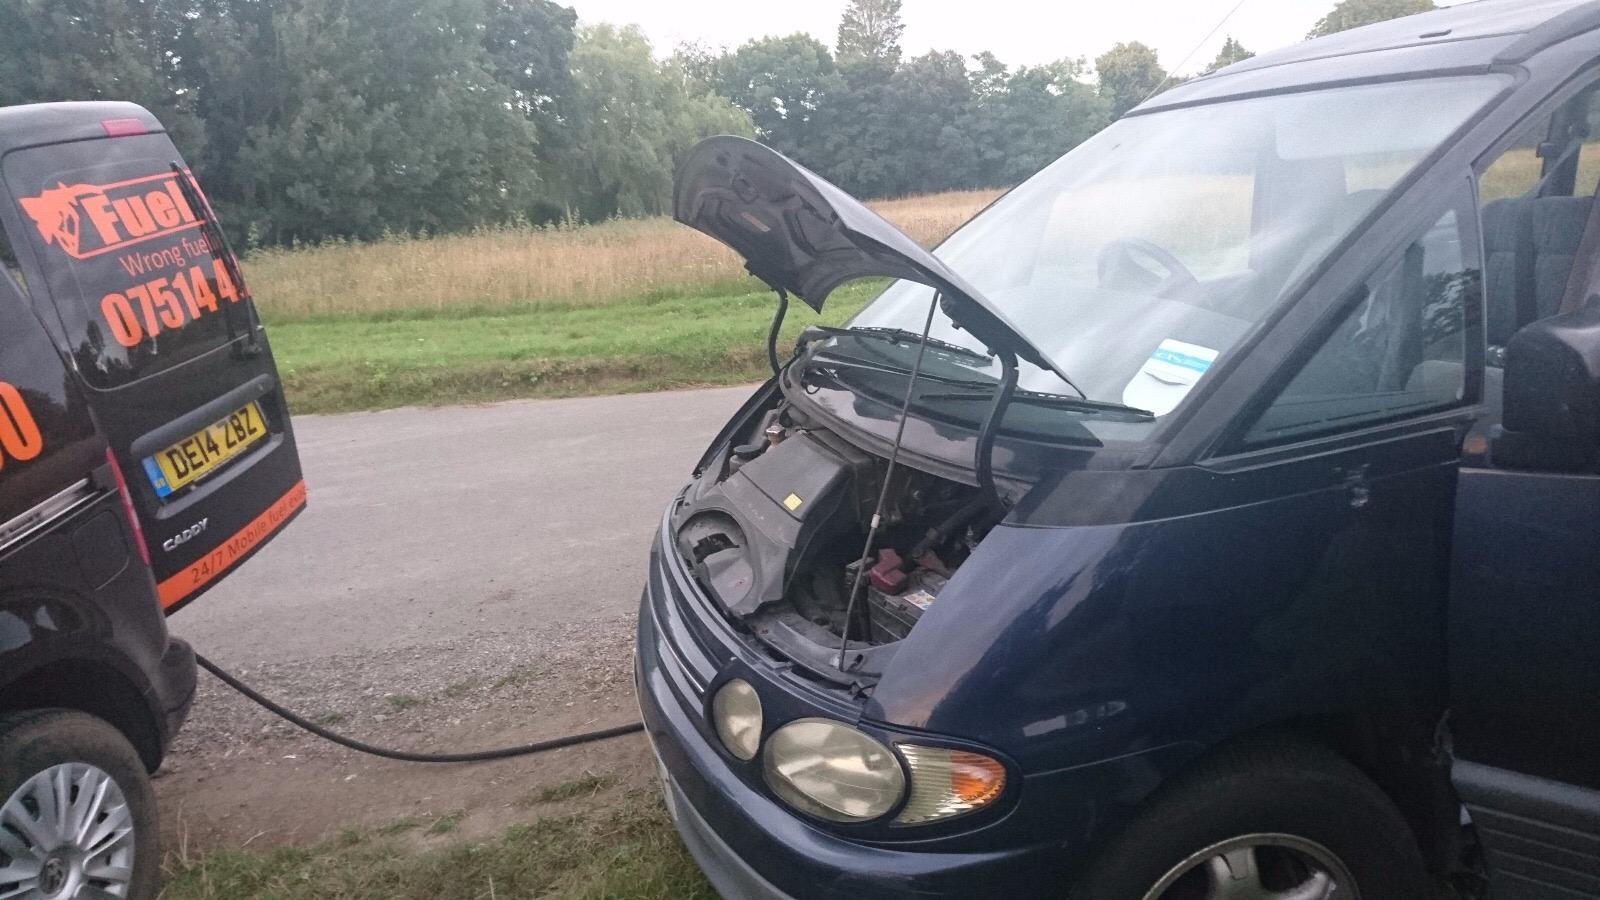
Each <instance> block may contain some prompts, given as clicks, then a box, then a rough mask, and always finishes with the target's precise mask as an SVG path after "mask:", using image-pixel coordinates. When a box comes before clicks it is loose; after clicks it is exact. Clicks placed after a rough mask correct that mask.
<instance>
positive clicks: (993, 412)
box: [973, 350, 1017, 510]
mask: <svg viewBox="0 0 1600 900" xmlns="http://www.w3.org/2000/svg"><path fill="white" fill-rule="evenodd" d="M996 355H997V356H999V357H1000V369H1001V375H1000V389H999V390H998V391H995V395H994V405H993V406H991V407H989V415H988V416H987V417H986V418H985V419H984V420H983V430H982V431H979V432H978V447H977V449H976V450H975V451H974V456H976V459H975V460H974V461H973V463H974V467H975V468H976V469H977V470H978V486H979V487H981V488H983V490H984V492H985V493H986V494H988V495H989V499H990V500H991V501H993V503H994V506H995V508H996V509H999V510H1004V509H1005V508H1006V504H1005V500H1004V498H1002V497H1001V496H1000V488H999V487H998V486H996V485H995V483H994V459H993V458H992V457H993V456H994V439H995V433H996V432H998V431H999V430H1000V419H1001V418H1002V417H1003V416H1004V415H1005V413H1006V406H1007V405H1009V404H1010V403H1011V395H1012V393H1013V392H1015V391H1016V389H1017V356H1016V354H1015V353H1012V352H1011V351H1009V350H1002V351H1000V352H999V353H997V354H996Z"/></svg>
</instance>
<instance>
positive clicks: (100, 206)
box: [19, 172, 200, 260]
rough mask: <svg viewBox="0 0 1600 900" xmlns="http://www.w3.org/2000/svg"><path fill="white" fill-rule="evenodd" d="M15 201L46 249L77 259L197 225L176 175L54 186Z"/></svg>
mask: <svg viewBox="0 0 1600 900" xmlns="http://www.w3.org/2000/svg"><path fill="white" fill-rule="evenodd" d="M19 202H20V203H21V204H22V209H23V211H24V212H26V213H27V214H28V217H29V218H30V219H32V220H33V224H34V227H35V228H37V229H39V234H40V235H41V236H42V237H43V238H44V242H45V244H46V245H51V246H55V247H59V248H60V249H61V250H62V252H64V253H66V254H67V255H68V256H70V257H72V258H73V259H80V260H81V259H90V258H92V257H96V256H100V255H102V254H106V253H114V252H116V251H118V250H123V249H126V248H128V247H131V246H133V245H135V244H142V243H144V242H145V241H150V240H155V239H156V238H159V237H164V236H166V235H169V234H176V233H178V232H180V231H184V230H186V229H190V228H198V227H199V226H200V219H199V218H198V217H197V216H195V214H194V210H192V209H190V208H189V203H188V201H187V200H185V199H184V197H183V191H182V190H180V189H179V188H178V175H177V173H176V172H163V173H161V174H157V175H146V176H144V177H143V178H130V179H128V180H126V181H118V182H113V183H112V184H63V183H61V182H57V183H56V186H55V187H53V188H46V189H45V190H43V191H41V192H40V193H39V196H37V197H23V198H22V199H21V200H20V201H19ZM86 226H87V227H86Z"/></svg>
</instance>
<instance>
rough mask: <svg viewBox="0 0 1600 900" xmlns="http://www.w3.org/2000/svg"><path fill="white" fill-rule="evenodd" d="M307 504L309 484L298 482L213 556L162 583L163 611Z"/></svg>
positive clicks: (257, 543) (229, 538) (213, 550)
mask: <svg viewBox="0 0 1600 900" xmlns="http://www.w3.org/2000/svg"><path fill="white" fill-rule="evenodd" d="M305 505H306V483H305V482H304V481H300V482H297V483H296V484H295V486H294V487H292V488H290V489H289V492H288V493H286V494H284V495H283V496H282V497H279V498H278V499H277V500H274V501H273V502H272V505H271V506H269V507H267V508H266V510H264V511H263V512H262V513H261V515H259V516H256V517H255V518H254V519H252V520H250V524H248V525H246V526H244V527H243V528H241V529H239V530H238V531H236V532H234V533H233V535H231V536H230V537H228V538H227V539H226V540H224V541H223V542H222V543H221V544H219V545H217V546H216V547H215V548H214V549H212V551H211V552H210V553H207V554H206V555H205V556H202V557H200V558H199V559H198V560H196V561H194V562H192V563H190V564H189V565H187V566H185V567H184V569H183V571H182V572H179V573H178V574H176V575H174V576H172V577H171V578H168V579H167V580H165V581H163V582H161V584H160V585H159V586H158V587H157V591H158V593H159V594H160V596H161V608H162V609H170V608H171V607H172V606H173V605H174V604H176V603H178V602H180V601H182V600H183V599H184V598H185V597H188V596H189V595H190V594H193V593H194V592H195V591H198V590H200V589H201V588H203V587H205V586H206V585H207V584H210V583H211V582H212V581H214V580H215V579H217V578H218V577H219V576H221V575H222V573H223V572H226V571H227V570H228V567H229V566H231V565H233V564H234V563H236V562H238V561H239V560H240V559H241V558H243V557H244V555H245V554H246V553H249V552H250V551H251V550H254V549H255V548H256V547H257V546H259V545H260V544H261V542H262V541H264V540H266V539H267V538H269V537H271V536H272V535H273V533H274V532H276V531H277V530H278V529H279V528H282V527H283V525H284V523H286V522H288V521H289V519H290V517H292V516H293V515H294V514H295V513H297V512H299V511H300V509H301V508H302V507H304V506H305Z"/></svg>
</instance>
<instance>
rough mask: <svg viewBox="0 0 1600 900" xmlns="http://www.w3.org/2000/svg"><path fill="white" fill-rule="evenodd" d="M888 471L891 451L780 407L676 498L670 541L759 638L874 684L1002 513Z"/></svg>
mask: <svg viewBox="0 0 1600 900" xmlns="http://www.w3.org/2000/svg"><path fill="white" fill-rule="evenodd" d="M889 472H890V466H889V465H888V461H887V460H886V459H883V458H881V457H878V456H876V455H873V454H871V453H868V452H866V451H864V450H862V449H860V448H859V447H856V446H854V445H852V444H851V443H849V442H848V441H846V440H844V439H843V438H842V437H840V436H839V435H838V434H837V433H836V432H834V431H832V430H830V429H828V428H826V427H823V426H822V425H820V424H818V423H814V422H811V421H808V420H807V419H806V418H805V417H804V416H803V415H801V414H800V413H799V412H798V411H797V410H795V409H794V407H792V406H790V405H789V404H787V403H784V404H780V405H779V406H777V407H776V408H774V409H772V410H769V411H768V412H767V413H766V415H765V416H763V417H761V418H760V419H759V420H758V421H757V422H756V423H755V424H754V425H753V426H752V427H751V428H750V429H749V430H748V433H746V434H744V435H741V436H739V437H738V438H736V439H735V440H734V441H732V442H730V445H729V446H728V447H726V448H725V449H724V450H723V451H722V452H721V453H720V454H718V456H717V457H716V458H715V459H714V460H713V461H712V463H711V464H710V465H708V466H707V467H706V468H705V470H704V471H703V472H702V473H701V474H700V477H699V478H698V479H697V480H696V481H695V482H694V483H693V484H692V485H691V486H690V487H689V489H688V490H687V491H686V492H685V493H684V495H683V496H682V497H681V498H680V500H679V502H678V505H677V507H676V508H675V509H674V511H673V514H672V517H671V523H670V524H671V528H672V531H673V538H674V543H675V545H676V546H677V549H678V552H679V553H680V554H681V555H682V558H683V560H684V562H685V564H686V565H687V566H688V567H689V568H690V570H691V572H692V573H693V575H694V578H695V579H696V581H697V582H698V583H699V585H700V587H701V588H702V589H704V590H705V591H706V592H707V593H708V594H710V595H711V597H712V598H713V599H714V600H715V601H716V602H717V603H719V604H720V605H721V606H722V608H723V610H724V611H725V612H726V613H727V615H728V616H729V617H731V618H733V619H735V620H737V621H739V622H741V623H743V624H744V625H745V626H746V627H747V628H748V629H749V630H750V632H751V634H753V635H755V636H756V637H757V639H758V640H760V641H762V642H763V643H765V644H767V645H768V646H769V647H771V648H772V649H774V650H776V651H778V652H779V653H781V654H782V655H783V656H784V657H786V658H788V659H790V660H792V661H793V662H795V663H796V664H797V665H799V666H801V667H803V668H804V669H806V670H808V671H810V672H812V673H813V674H815V675H820V676H822V677H824V678H827V679H830V680H834V681H859V680H860V679H862V678H863V677H869V678H870V677H872V676H875V675H876V674H878V673H879V672H881V670H882V666H883V664H884V663H886V662H887V660H888V658H889V657H891V656H892V654H893V651H894V649H895V646H896V645H897V644H898V643H899V642H900V641H902V640H904V639H905V638H906V637H907V636H908V635H909V634H910V633H911V631H912V630H913V629H914V628H915V627H916V625H917V622H918V621H919V620H920V619H921V617H922V615H923V613H925V612H926V611H927V610H928V609H929V608H931V607H932V606H933V605H934V604H935V603H937V602H938V598H939V594H940V593H941V591H942V590H943V589H944V587H945V585H946V583H947V582H948V581H949V579H950V578H951V576H953V575H954V574H955V572H956V570H957V569H959V568H960V567H961V565H962V564H963V563H965V562H966V560H967V559H968V557H970V556H971V555H972V553H973V552H974V551H975V550H976V549H977V547H978V544H979V543H980V542H981V541H982V540H983V538H984V536H985V535H986V534H987V533H988V531H989V529H991V528H992V527H993V526H994V525H995V523H996V522H998V520H999V518H1000V514H999V512H998V511H997V510H996V509H995V508H994V506H993V504H991V503H990V502H989V501H988V499H987V495H986V494H984V493H983V492H981V491H980V490H979V489H978V488H976V487H974V486H972V485H968V484H963V483H960V482H956V481H951V480H948V479H945V478H940V477H936V476H934V475H930V474H927V473H925V472H921V471H918V470H916V469H913V468H910V467H908V466H907V465H906V464H905V463H904V461H902V462H901V463H900V464H899V465H898V466H896V467H894V469H893V474H892V475H890V474H889ZM886 478H889V479H892V481H891V483H889V484H888V491H887V492H886V493H885V494H884V497H885V499H886V502H885V503H884V506H883V510H882V513H881V520H880V525H879V528H878V531H877V536H876V539H875V540H874V545H873V547H872V548H871V552H870V553H869V554H868V555H867V556H866V557H865V558H863V557H862V549H863V547H864V545H865V541H866V538H867V533H868V530H869V528H870V525H871V519H872V515H873V512H874V510H875V509H876V508H877V504H878V500H879V496H880V493H883V489H884V487H885V479H886ZM863 569H864V571H861V570H863ZM857 583H859V584H860V585H861V588H860V590H859V592H858V593H857V595H856V597H855V598H854V602H851V597H850V593H851V588H852V586H854V585H855V584H857ZM842 646H847V647H848V652H846V653H845V657H844V661H843V665H841V662H840V652H841V647H842Z"/></svg>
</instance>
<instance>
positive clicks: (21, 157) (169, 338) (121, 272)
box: [0, 134, 251, 389]
mask: <svg viewBox="0 0 1600 900" xmlns="http://www.w3.org/2000/svg"><path fill="white" fill-rule="evenodd" d="M177 159H178V153H177V150H176V149H175V148H174V147H173V146H172V143H171V141H169V140H168V139H167V137H166V135H162V134H152V135H140V136H135V137H118V138H106V139H102V140H91V141H78V142H74V143H68V144H56V145H52V146H46V147H35V148H30V149H25V150H18V151H16V152H13V153H10V154H8V155H7V156H6V157H5V161H4V164H3V167H0V171H3V174H4V179H5V184H6V187H7V189H8V191H9V193H10V195H11V201H12V202H13V203H15V204H16V205H17V208H18V209H17V211H18V213H19V216H18V217H17V220H18V221H20V222H21V230H22V231H23V232H24V233H23V234H19V235H13V238H14V240H15V241H16V242H17V243H18V244H20V243H22V242H23V241H27V242H28V243H29V244H30V246H31V248H32V250H33V257H34V259H35V260H36V261H37V263H38V266H39V271H38V272H36V273H29V274H30V275H32V276H33V277H31V278H30V279H29V287H30V288H32V289H35V290H38V289H41V288H42V289H43V290H44V291H45V292H46V293H47V295H48V296H49V298H50V299H51V301H53V302H54V304H55V306H56V309H57V310H58V311H59V313H60V315H61V320H62V324H63V326H64V327H65V328H66V331H67V335H68V338H69V340H70V341H71V343H72V345H73V347H72V352H73V355H74V356H75V357H76V358H77V362H78V367H79V370H80V371H81V372H82V373H83V375H84V378H85V379H86V380H87V381H88V382H89V384H90V385H92V386H93V387H96V388H102V389H104V388H114V387H120V386H122V385H124V384H129V383H131V382H134V381H137V380H139V379H141V378H144V377H147V376H150V375H154V374H156V373H158V372H161V371H163V370H165V369H168V368H170V367H172V366H175V365H178V364H180V363H183V362H185V361H187V360H190V359H194V358H195V357H197V356H200V355H202V354H205V353H207V352H210V351H212V350H215V349H216V348H218V347H220V346H222V345H224V344H226V343H227V342H228V341H229V340H230V339H231V338H233V337H236V336H242V335H244V333H245V332H246V331H247V330H248V329H249V327H250V325H249V323H250V321H251V316H250V314H249V311H248V309H247V306H248V303H247V302H241V300H240V295H239V289H238V287H237V286H236V285H235V284H234V282H233V279H232V278H230V277H229V274H228V271H227V269H226V267H225V266H223V264H222V263H221V261H220V258H219V256H220V254H219V255H213V253H212V248H211V245H210V241H209V240H208V239H207V236H206V230H205V229H204V228H203V227H202V219H201V215H202V214H203V210H201V209H195V208H194V206H195V204H192V203H190V202H189V201H188V200H187V199H186V198H185V193H184V191H183V189H182V185H181V184H180V181H179V178H180V176H179V175H178V173H177V172H175V171H174V170H173V164H174V162H175V161H176V160H177ZM35 282H37V283H35Z"/></svg>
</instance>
